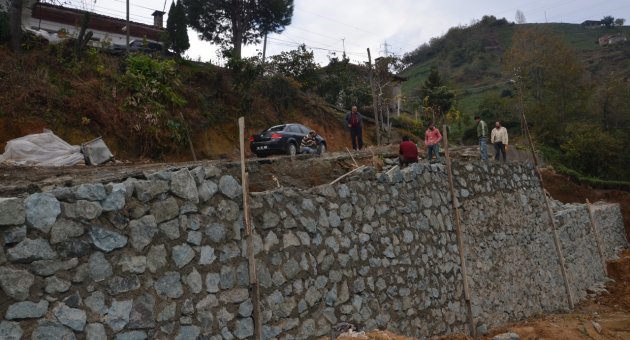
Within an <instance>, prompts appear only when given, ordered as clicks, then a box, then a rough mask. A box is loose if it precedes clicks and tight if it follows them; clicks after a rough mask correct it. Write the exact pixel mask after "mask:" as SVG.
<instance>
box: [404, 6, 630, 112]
mask: <svg viewBox="0 0 630 340" xmlns="http://www.w3.org/2000/svg"><path fill="white" fill-rule="evenodd" d="M534 25H535V26H541V27H544V28H546V29H549V31H551V32H553V33H554V34H557V35H559V36H561V37H562V38H563V39H564V41H566V43H567V44H568V45H569V46H570V47H572V48H573V49H574V50H575V53H576V54H577V55H578V56H579V58H580V59H581V60H582V62H583V63H584V65H585V67H586V69H587V70H588V71H590V72H591V74H592V77H593V79H594V81H597V80H598V78H600V77H602V76H605V75H608V74H610V73H611V72H614V73H615V74H617V75H619V76H620V77H623V78H627V77H630V42H629V43H626V44H620V45H613V46H606V47H601V46H599V45H598V44H597V39H598V38H599V37H601V36H603V35H606V34H619V33H621V34H624V35H625V36H626V37H628V38H630V27H629V26H624V27H615V28H610V29H609V28H604V27H602V28H596V29H588V28H583V27H581V26H580V25H577V24H557V23H550V24H525V25H515V24H511V23H507V22H504V21H502V20H496V19H492V18H487V17H484V19H483V20H481V21H479V22H478V23H476V24H475V25H472V26H469V27H455V28H452V29H450V30H449V31H448V33H446V34H445V35H444V36H442V37H439V38H434V39H432V40H431V42H430V43H429V44H427V45H424V46H421V47H419V48H418V49H417V50H415V51H413V52H411V53H408V54H407V55H406V56H405V61H406V62H408V63H410V64H411V65H410V66H409V67H407V68H406V69H405V70H404V71H403V73H402V74H403V75H404V76H406V77H408V79H409V80H408V81H407V82H405V83H404V84H403V94H404V95H405V96H406V97H407V98H408V100H407V105H408V107H406V109H408V110H409V111H411V108H412V106H411V105H412V104H413V103H416V105H417V103H418V100H419V97H418V94H417V90H418V89H419V88H420V86H421V84H422V83H423V82H424V80H425V79H426V78H427V76H428V74H429V71H430V68H431V66H437V67H438V70H439V72H440V74H441V75H442V79H444V80H445V81H446V82H447V84H448V86H449V87H450V88H453V89H454V90H455V92H456V95H457V103H458V108H459V109H460V110H461V111H462V113H463V114H464V117H466V116H467V117H468V119H470V117H472V116H473V115H474V114H475V113H476V112H477V110H478V107H479V104H480V103H481V101H482V100H483V98H484V97H486V96H488V95H493V94H494V95H501V93H502V92H503V93H509V92H513V90H514V89H513V86H512V85H511V84H510V83H509V82H508V81H509V79H510V77H509V75H507V74H506V73H505V72H504V71H503V70H502V58H503V56H504V52H505V51H506V50H507V49H508V48H509V47H510V45H511V39H512V35H513V34H514V32H515V31H516V30H517V29H519V28H520V27H521V26H525V27H527V26H534ZM469 123H470V122H469Z"/></svg>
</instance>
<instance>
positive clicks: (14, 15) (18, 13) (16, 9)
mask: <svg viewBox="0 0 630 340" xmlns="http://www.w3.org/2000/svg"><path fill="white" fill-rule="evenodd" d="M22 6H23V5H22V0H9V16H10V18H9V22H10V31H11V49H13V52H15V53H18V52H20V50H21V46H20V44H21V42H22Z"/></svg>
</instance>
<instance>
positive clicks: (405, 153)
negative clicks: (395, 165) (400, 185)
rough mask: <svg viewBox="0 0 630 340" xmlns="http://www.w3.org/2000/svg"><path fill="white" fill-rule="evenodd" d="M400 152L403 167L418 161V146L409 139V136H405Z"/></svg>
mask: <svg viewBox="0 0 630 340" xmlns="http://www.w3.org/2000/svg"><path fill="white" fill-rule="evenodd" d="M398 153H399V156H398V160H399V164H400V167H401V168H403V167H405V166H406V165H409V164H411V163H418V147H416V144H414V143H413V142H412V141H410V140H409V137H407V136H404V137H403V139H402V142H401V143H400V148H399V151H398Z"/></svg>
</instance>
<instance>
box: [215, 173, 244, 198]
mask: <svg viewBox="0 0 630 340" xmlns="http://www.w3.org/2000/svg"><path fill="white" fill-rule="evenodd" d="M219 190H221V193H223V194H224V195H225V196H227V197H229V198H237V197H239V196H241V195H242V190H243V189H242V187H241V185H240V184H239V183H238V182H237V181H236V179H234V177H232V176H230V175H224V176H222V177H221V179H220V180H219Z"/></svg>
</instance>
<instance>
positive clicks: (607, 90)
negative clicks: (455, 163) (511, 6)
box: [402, 16, 630, 188]
mask: <svg viewBox="0 0 630 340" xmlns="http://www.w3.org/2000/svg"><path fill="white" fill-rule="evenodd" d="M604 35H623V36H626V37H630V27H628V26H623V27H619V26H616V27H611V28H605V27H598V28H584V27H582V26H580V25H576V24H523V25H515V24H513V23H509V22H508V21H507V20H505V19H496V18H495V17H493V16H485V17H484V18H483V19H482V20H480V21H478V22H476V23H474V24H472V25H470V26H465V27H454V28H451V29H450V30H449V31H448V32H447V33H446V34H445V35H444V36H442V37H437V38H434V39H431V41H430V42H429V43H427V44H425V45H422V46H420V47H418V48H417V49H416V50H414V51H412V52H410V53H408V54H406V55H405V57H404V58H403V62H405V63H406V64H407V67H406V69H405V70H404V71H403V72H402V74H403V75H404V76H406V77H407V78H408V80H407V81H406V82H405V83H404V84H403V94H404V96H405V98H406V99H407V100H406V108H407V110H408V111H414V110H417V108H418V107H422V104H421V103H422V96H423V93H427V91H426V90H423V87H424V88H426V86H427V84H430V83H431V79H430V77H429V75H430V74H431V71H432V70H433V72H434V73H435V72H439V76H440V78H441V80H442V82H443V83H444V84H445V86H446V87H447V88H449V89H450V90H451V91H452V93H453V94H454V100H453V102H452V103H453V106H454V107H456V109H457V112H459V113H461V119H459V120H458V121H457V122H456V123H455V122H453V121H451V122H450V124H451V128H452V129H453V135H454V136H456V137H457V138H458V139H459V140H460V141H464V142H465V143H469V144H473V143H476V132H475V130H474V121H473V119H472V117H473V116H475V115H481V116H482V118H483V119H485V120H486V122H489V123H490V124H492V123H493V122H494V121H495V120H501V121H503V123H504V126H506V127H507V128H508V131H509V133H510V134H511V136H514V137H517V138H511V140H512V141H514V140H518V139H519V138H518V137H519V136H520V139H521V141H523V139H522V138H523V136H522V131H523V130H522V124H521V119H520V112H521V110H524V112H525V113H526V116H527V119H528V126H529V128H530V130H531V131H532V134H533V136H534V139H535V143H536V144H537V145H538V147H539V149H541V150H542V151H543V152H544V155H545V157H546V158H547V159H548V160H549V162H551V163H552V164H555V165H556V167H557V168H558V169H559V170H560V171H562V172H564V173H566V174H569V175H571V176H573V177H575V178H579V179H581V180H583V181H585V182H587V183H591V184H598V185H600V184H602V183H601V181H600V179H605V180H615V181H617V182H614V184H613V185H612V186H613V187H624V188H630V183H627V182H626V183H620V182H619V181H627V180H628V178H630V170H628V169H629V168H630V167H629V166H628V165H630V151H629V150H630V142H629V140H630V107H629V106H628V105H627V103H628V102H630V82H629V78H630V43H629V42H624V43H619V44H615V45H608V46H599V45H598V44H597V40H598V38H600V37H602V36H604ZM435 76H436V75H435V74H433V77H435ZM425 112H426V108H425ZM443 112H445V111H443ZM444 119H445V120H446V121H449V118H448V117H444ZM513 143H514V142H513Z"/></svg>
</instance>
